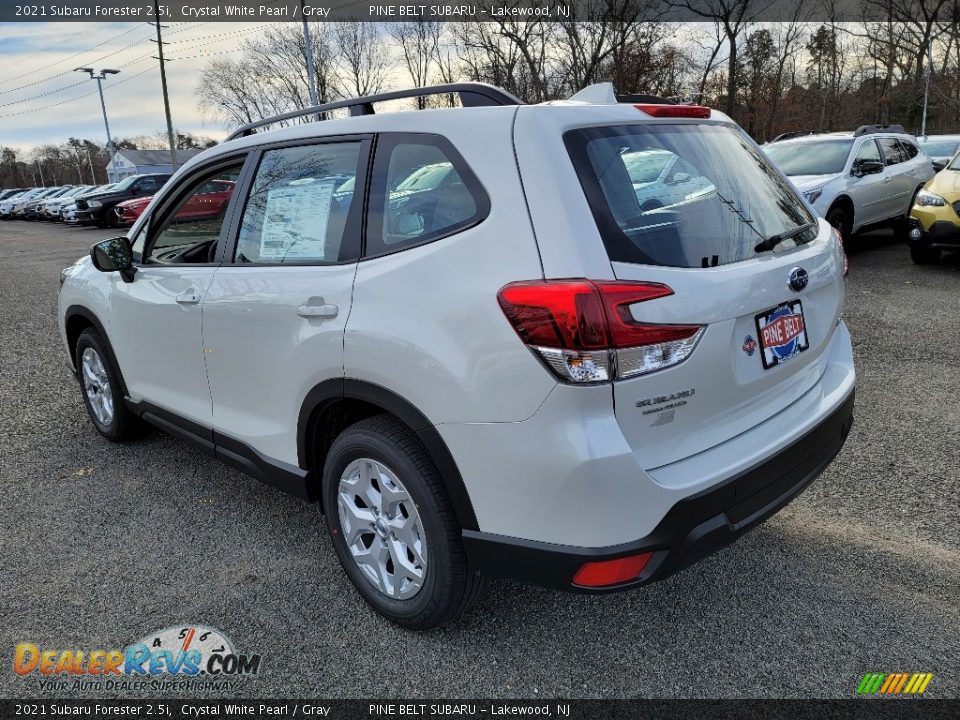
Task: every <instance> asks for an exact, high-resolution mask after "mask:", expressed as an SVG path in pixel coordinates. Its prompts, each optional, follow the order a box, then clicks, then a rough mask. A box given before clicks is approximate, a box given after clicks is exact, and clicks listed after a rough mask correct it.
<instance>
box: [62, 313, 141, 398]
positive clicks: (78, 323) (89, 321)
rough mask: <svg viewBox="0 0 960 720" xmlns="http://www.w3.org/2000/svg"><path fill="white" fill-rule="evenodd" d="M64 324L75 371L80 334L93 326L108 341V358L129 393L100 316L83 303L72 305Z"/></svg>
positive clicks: (122, 386)
mask: <svg viewBox="0 0 960 720" xmlns="http://www.w3.org/2000/svg"><path fill="white" fill-rule="evenodd" d="M63 326H64V332H65V334H66V337H67V349H68V350H69V351H70V353H69V354H70V365H71V366H72V367H73V371H74V373H76V372H77V362H76V360H77V342H78V341H79V339H80V334H81V333H82V332H83V331H84V330H86V329H87V328H91V327H92V328H93V329H94V330H96V331H97V334H99V335H100V337H101V339H102V340H103V342H104V343H106V346H107V347H106V349H107V352H108V353H109V355H110V357H109V358H108V360H109V361H110V362H111V363H112V364H113V368H114V370H115V371H116V373H117V377H119V378H120V389H121V390H122V391H123V394H124V396H126V395H128V393H127V384H126V382H125V381H124V379H123V373H122V372H120V365H119V364H118V363H117V358H116V355H114V352H113V345H112V344H111V343H110V338H109V336H108V335H107V330H106V328H105V327H104V326H103V323H102V322H100V318H98V317H97V316H96V314H95V313H94V312H93V311H92V310H90V309H89V308H86V307H84V306H83V305H71V306H70V307H68V308H67V311H66V312H65V313H64V319H63Z"/></svg>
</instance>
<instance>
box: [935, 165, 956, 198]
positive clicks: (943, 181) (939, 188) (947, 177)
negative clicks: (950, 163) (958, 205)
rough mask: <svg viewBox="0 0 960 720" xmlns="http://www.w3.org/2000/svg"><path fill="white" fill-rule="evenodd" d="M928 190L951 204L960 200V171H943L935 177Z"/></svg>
mask: <svg viewBox="0 0 960 720" xmlns="http://www.w3.org/2000/svg"><path fill="white" fill-rule="evenodd" d="M927 190H929V191H930V192H933V193H936V194H937V195H940V196H941V197H943V198H944V199H945V200H949V201H950V202H954V201H955V200H960V170H941V171H940V172H938V173H937V174H936V175H934V176H933V180H931V181H930V183H929V184H928V185H927Z"/></svg>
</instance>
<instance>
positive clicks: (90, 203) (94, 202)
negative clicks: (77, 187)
mask: <svg viewBox="0 0 960 720" xmlns="http://www.w3.org/2000/svg"><path fill="white" fill-rule="evenodd" d="M102 206H103V203H102V202H100V201H99V200H88V201H87V207H89V208H98V207H102Z"/></svg>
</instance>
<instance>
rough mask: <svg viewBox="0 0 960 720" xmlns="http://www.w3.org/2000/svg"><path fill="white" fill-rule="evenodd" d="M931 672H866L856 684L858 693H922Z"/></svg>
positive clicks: (931, 676) (928, 681)
mask: <svg viewBox="0 0 960 720" xmlns="http://www.w3.org/2000/svg"><path fill="white" fill-rule="evenodd" d="M931 680H933V673H867V674H865V675H864V676H863V679H861V680H860V684H859V685H858V686H857V694H858V695H876V694H880V695H900V694H904V695H922V694H923V693H924V692H925V691H926V689H927V685H929V684H930V681H931Z"/></svg>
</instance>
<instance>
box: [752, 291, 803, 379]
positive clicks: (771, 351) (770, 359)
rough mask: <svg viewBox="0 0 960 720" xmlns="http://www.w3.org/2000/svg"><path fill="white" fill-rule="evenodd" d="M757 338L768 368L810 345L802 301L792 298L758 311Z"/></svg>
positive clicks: (765, 367)
mask: <svg viewBox="0 0 960 720" xmlns="http://www.w3.org/2000/svg"><path fill="white" fill-rule="evenodd" d="M757 338H758V339H759V340H760V358H761V359H762V360H763V367H764V369H765V370H769V369H770V368H772V367H776V366H777V365H779V364H780V363H781V362H783V361H784V360H789V359H790V358H792V357H794V356H795V355H797V354H799V353H801V352H803V351H804V350H806V349H807V348H808V347H810V343H809V342H808V341H807V324H806V322H805V321H804V318H803V305H801V304H800V301H799V300H791V301H790V302H785V303H783V304H782V305H777V307H775V308H773V309H771V310H766V311H764V312H762V313H760V314H759V315H757Z"/></svg>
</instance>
